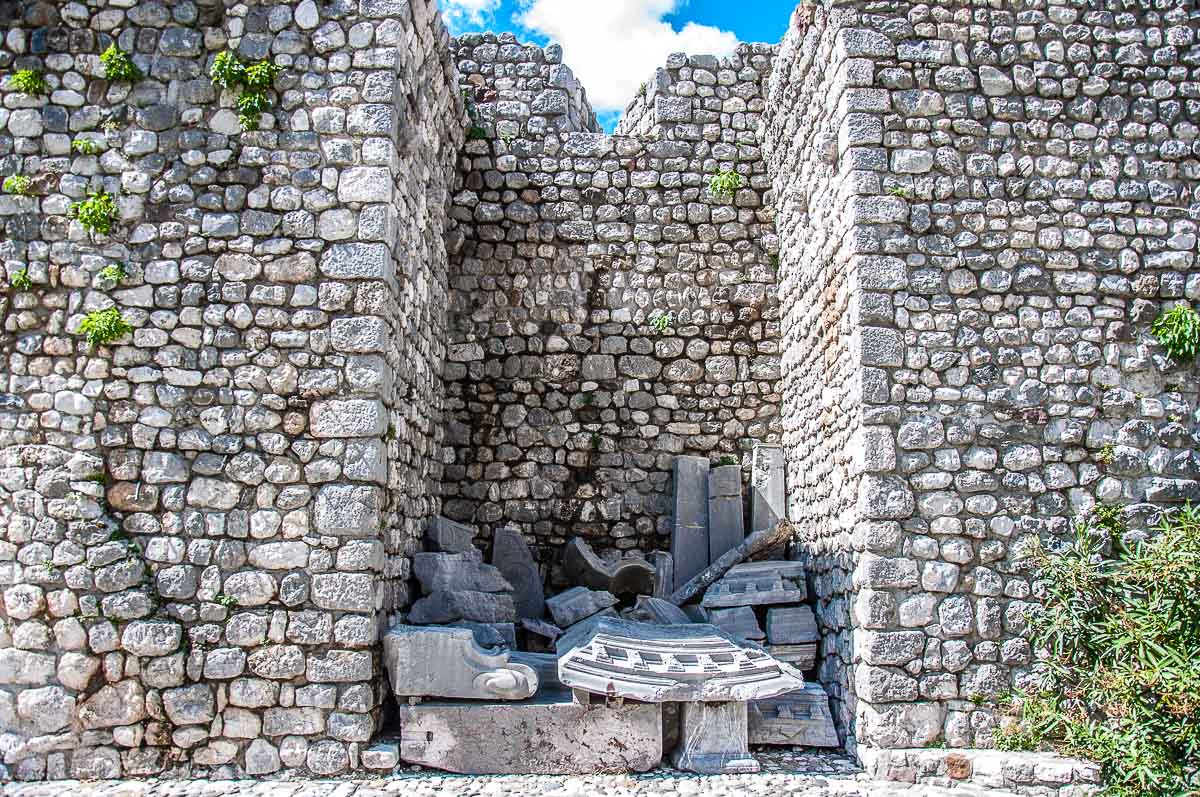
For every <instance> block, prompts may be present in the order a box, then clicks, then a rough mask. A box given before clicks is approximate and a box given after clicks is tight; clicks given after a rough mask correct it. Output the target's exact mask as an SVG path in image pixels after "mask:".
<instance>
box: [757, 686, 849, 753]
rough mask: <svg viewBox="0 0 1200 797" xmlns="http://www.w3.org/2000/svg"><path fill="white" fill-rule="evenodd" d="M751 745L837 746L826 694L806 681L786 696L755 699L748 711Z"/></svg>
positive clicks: (835, 732)
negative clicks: (801, 686) (801, 687)
mask: <svg viewBox="0 0 1200 797" xmlns="http://www.w3.org/2000/svg"><path fill="white" fill-rule="evenodd" d="M749 736H750V744H778V745H787V746H789V747H791V746H795V747H838V746H839V745H840V744H841V742H840V741H839V739H838V735H837V729H836V728H835V727H834V725H833V714H832V713H830V711H829V695H827V694H826V693H825V690H824V689H823V688H822V687H821V686H820V685H819V684H809V685H808V686H805V687H804V688H803V689H800V690H798V691H795V692H789V693H788V694H786V695H779V696H778V697H770V698H766V699H764V700H754V701H751V703H750V712H749Z"/></svg>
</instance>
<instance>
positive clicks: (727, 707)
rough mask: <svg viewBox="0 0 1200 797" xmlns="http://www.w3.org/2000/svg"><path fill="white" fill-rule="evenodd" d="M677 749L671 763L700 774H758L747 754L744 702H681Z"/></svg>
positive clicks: (755, 762) (753, 760) (748, 747)
mask: <svg viewBox="0 0 1200 797" xmlns="http://www.w3.org/2000/svg"><path fill="white" fill-rule="evenodd" d="M681 722H682V724H683V727H682V729H681V732H680V741H679V746H678V747H676V748H675V752H674V754H672V756H671V763H673V764H674V765H675V766H676V767H678V768H679V769H684V770H687V771H688V772H696V773H699V774H701V775H737V774H744V773H754V772H758V761H757V760H756V759H755V758H754V756H752V755H751V754H750V745H749V743H748V735H747V714H746V704H745V703H684V704H683V716H682V718H681Z"/></svg>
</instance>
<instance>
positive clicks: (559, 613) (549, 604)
mask: <svg viewBox="0 0 1200 797" xmlns="http://www.w3.org/2000/svg"><path fill="white" fill-rule="evenodd" d="M616 605H617V599H616V597H615V596H613V594H612V593H611V592H602V591H600V590H594V589H588V588H587V587H572V588H571V589H569V590H567V591H566V592H560V593H559V594H557V595H555V596H554V597H553V598H550V599H549V600H548V601H546V608H547V609H549V610H550V616H551V617H553V618H554V624H555V625H557V626H558V627H559V628H567V627H568V626H572V625H575V624H576V623H578V622H579V621H580V620H586V619H587V618H589V617H591V616H592V615H594V614H598V613H599V612H601V611H603V610H604V609H607V608H608V607H610V606H616Z"/></svg>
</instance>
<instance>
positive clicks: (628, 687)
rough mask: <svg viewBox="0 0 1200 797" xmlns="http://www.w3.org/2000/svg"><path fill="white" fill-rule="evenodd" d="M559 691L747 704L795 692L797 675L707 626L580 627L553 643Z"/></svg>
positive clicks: (610, 622)
mask: <svg viewBox="0 0 1200 797" xmlns="http://www.w3.org/2000/svg"><path fill="white" fill-rule="evenodd" d="M558 677H559V680H560V681H562V683H563V685H564V686H568V687H571V688H572V689H583V690H586V691H588V692H592V693H595V694H599V695H606V696H608V697H624V698H630V699H633V700H642V701H645V702H647V703H661V702H664V701H688V700H704V701H710V702H714V701H715V702H721V701H745V700H754V699H758V698H761V697H772V696H774V695H778V694H783V693H784V692H790V691H792V690H794V689H799V688H800V687H801V686H803V685H804V679H803V678H801V677H800V674H799V673H798V672H796V671H794V670H793V669H792V668H791V667H788V666H787V665H784V664H780V663H779V662H778V661H776V660H775V659H773V658H771V656H769V655H768V654H767V653H766V651H764V650H763V649H762V648H760V647H758V646H757V645H754V644H750V643H745V642H739V641H737V640H735V639H733V638H732V637H731V636H729V635H728V634H726V633H724V632H722V631H721V630H719V629H717V628H716V627H714V626H711V625H669V626H668V625H650V624H648V623H638V622H633V621H630V620H621V619H618V618H600V619H597V620H592V621H590V622H587V623H581V624H580V625H579V626H578V627H577V628H573V629H571V630H569V631H568V632H567V633H565V634H563V636H562V637H561V638H560V639H559V640H558Z"/></svg>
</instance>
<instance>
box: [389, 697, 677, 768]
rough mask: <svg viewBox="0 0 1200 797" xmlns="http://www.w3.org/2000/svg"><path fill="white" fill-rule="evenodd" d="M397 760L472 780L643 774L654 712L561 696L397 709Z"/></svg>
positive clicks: (652, 759) (649, 761)
mask: <svg viewBox="0 0 1200 797" xmlns="http://www.w3.org/2000/svg"><path fill="white" fill-rule="evenodd" d="M399 711H400V757H401V758H402V759H403V760H404V761H405V762H407V763H410V764H420V765H422V766H428V767H436V768H438V769H446V770H449V771H451V772H461V773H465V774H472V775H483V774H495V773H507V774H533V773H554V774H572V773H589V772H597V771H633V772H646V771H648V770H651V769H653V768H654V767H656V766H658V764H659V762H660V760H661V758H662V746H663V745H662V707H661V706H657V705H650V704H644V703H643V704H638V703H625V704H624V705H615V704H610V705H603V704H598V705H591V706H582V705H579V704H577V703H575V702H573V701H572V700H571V699H570V696H569V693H557V694H556V693H547V694H544V695H543V694H539V695H538V696H537V697H535V698H534V699H533V700H529V701H523V702H521V703H516V704H511V705H498V704H488V703H479V704H465V703H453V704H451V703H443V704H439V703H422V704H421V705H416V706H406V705H401V706H400V709H399Z"/></svg>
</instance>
